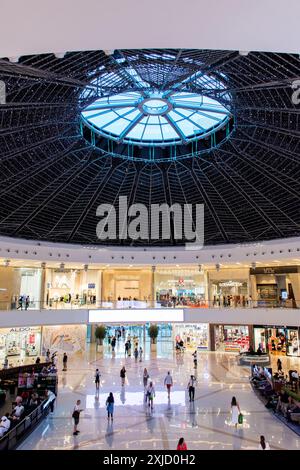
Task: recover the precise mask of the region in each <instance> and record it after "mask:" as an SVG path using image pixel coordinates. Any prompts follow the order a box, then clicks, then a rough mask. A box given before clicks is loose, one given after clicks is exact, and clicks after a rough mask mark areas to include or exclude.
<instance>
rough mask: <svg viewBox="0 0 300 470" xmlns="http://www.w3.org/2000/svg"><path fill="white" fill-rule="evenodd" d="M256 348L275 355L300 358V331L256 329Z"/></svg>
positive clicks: (271, 328)
mask: <svg viewBox="0 0 300 470" xmlns="http://www.w3.org/2000/svg"><path fill="white" fill-rule="evenodd" d="M254 346H255V350H257V349H258V348H259V347H260V348H261V349H262V351H263V352H269V353H270V354H273V355H287V356H299V355H300V347H299V329H298V328H297V327H294V328H280V327H278V328H276V327H269V326H266V327H259V326H258V327H254Z"/></svg>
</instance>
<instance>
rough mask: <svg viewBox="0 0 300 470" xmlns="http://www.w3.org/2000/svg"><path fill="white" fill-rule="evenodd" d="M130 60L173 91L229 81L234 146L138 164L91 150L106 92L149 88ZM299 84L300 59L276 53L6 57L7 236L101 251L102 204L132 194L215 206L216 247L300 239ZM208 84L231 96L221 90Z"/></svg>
mask: <svg viewBox="0 0 300 470" xmlns="http://www.w3.org/2000/svg"><path fill="white" fill-rule="evenodd" d="M118 58H122V60H123V59H125V61H123V62H122V61H120V60H119V61H118V60H117V59H118ZM124 63H125V64H129V65H130V67H132V68H133V69H134V70H135V71H136V72H137V73H138V74H139V76H140V77H142V79H143V80H145V81H147V82H148V83H149V84H150V85H151V86H153V87H156V88H158V89H162V90H164V89H167V88H170V87H172V86H174V84H176V83H178V81H182V80H184V78H185V77H188V76H190V75H191V74H193V73H195V72H199V71H202V72H203V73H205V74H208V75H209V74H212V75H213V76H215V77H218V76H219V77H222V80H223V81H224V82H225V83H226V86H227V91H228V92H230V94H231V97H232V103H231V104H232V110H233V113H234V116H235V128H234V130H233V132H232V134H231V136H230V138H229V139H228V140H227V141H226V142H224V143H223V144H221V145H220V146H219V147H218V148H216V149H214V150H211V151H208V152H206V153H204V154H203V153H202V154H199V155H194V157H193V158H188V159H184V160H176V161H175V160H174V161H168V162H155V161H152V162H147V161H130V160H126V159H121V158H116V157H113V156H111V155H109V154H108V153H103V152H102V151H101V150H100V149H98V148H96V147H94V146H92V145H91V144H90V143H89V142H88V141H87V140H85V139H84V138H83V137H82V135H81V132H80V112H81V110H82V109H83V107H84V106H85V105H86V104H87V103H89V102H92V101H93V100H94V99H95V98H96V97H97V96H99V95H100V93H111V94H112V93H119V92H123V91H126V90H135V89H138V87H139V86H140V85H138V84H137V83H136V81H135V80H134V79H133V76H132V75H130V74H128V73H127V72H126V70H124ZM299 78H300V60H299V57H298V56H297V55H289V54H275V53H250V54H248V55H247V56H242V55H239V53H238V52H234V51H207V50H136V51H132V50H122V51H115V53H114V55H113V56H107V55H105V53H104V52H103V51H93V52H79V53H68V54H66V55H65V57H64V58H60V59H58V58H56V57H55V56H54V55H53V54H47V55H39V56H27V57H22V58H21V59H20V60H19V63H10V62H9V61H8V60H6V59H4V60H0V79H1V80H3V81H4V82H5V84H6V90H7V103H6V104H5V105H2V106H1V105H0V167H1V173H0V174H1V186H0V193H1V199H0V234H1V235H6V236H14V237H21V238H32V239H40V240H49V241H54V242H55V241H60V242H72V243H99V241H98V240H97V238H96V224H97V222H98V219H97V217H96V207H97V206H98V205H99V204H100V203H113V202H114V201H115V200H116V199H117V197H118V196H119V195H126V196H127V197H128V203H129V204H132V203H137V202H138V203H144V204H146V205H149V204H151V203H164V202H166V203H168V204H173V203H175V202H177V203H180V204H184V203H204V204H205V243H206V244H216V243H238V242H248V241H257V240H262V239H264V240H266V239H272V238H279V237H288V236H296V235H299V234H300V210H299V207H300V200H299V199H300V182H299V175H300V166H299V161H300V157H299V154H300V140H299V136H300V132H299V124H300V119H299V116H300V105H299V106H297V105H295V104H293V103H292V99H291V97H292V91H293V90H292V88H291V83H292V81H293V80H295V79H299ZM92 82H93V84H92V85H91V83H92ZM87 87H88V88H87ZM190 87H191V88H193V86H192V85H190ZM195 87H196V84H195ZM197 87H198V89H197V90H194V91H197V92H201V91H204V92H207V93H208V92H209V93H211V95H214V94H217V96H218V99H220V94H219V92H218V90H210V91H208V90H205V85H204V84H203V90H199V85H197ZM84 89H89V90H90V92H89V93H85V94H84V95H83V90H84ZM192 91H193V89H192ZM116 243H120V242H116ZM123 243H125V244H126V242H123ZM128 243H129V242H128ZM135 243H136V244H139V242H135ZM140 243H142V244H145V241H143V242H140ZM155 243H156V244H158V245H161V244H163V242H161V241H160V242H159V241H157V242H155ZM164 243H165V244H175V242H174V240H173V239H172V238H171V239H170V240H169V241H164ZM152 244H154V243H153V242H152Z"/></svg>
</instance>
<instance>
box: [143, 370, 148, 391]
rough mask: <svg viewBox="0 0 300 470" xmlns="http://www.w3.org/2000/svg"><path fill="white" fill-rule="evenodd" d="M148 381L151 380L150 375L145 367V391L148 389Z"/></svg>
mask: <svg viewBox="0 0 300 470" xmlns="http://www.w3.org/2000/svg"><path fill="white" fill-rule="evenodd" d="M148 379H149V374H148V371H147V369H146V367H145V369H144V373H143V384H144V389H145V390H146V388H147V385H148Z"/></svg>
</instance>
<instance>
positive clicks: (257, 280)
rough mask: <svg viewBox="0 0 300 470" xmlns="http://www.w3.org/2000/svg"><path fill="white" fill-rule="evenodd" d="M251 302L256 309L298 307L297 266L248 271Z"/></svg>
mask: <svg viewBox="0 0 300 470" xmlns="http://www.w3.org/2000/svg"><path fill="white" fill-rule="evenodd" d="M250 278H251V285H252V293H253V296H252V297H253V301H254V302H255V305H257V306H258V307H275V306H278V305H279V306H281V307H291V308H292V307H299V306H300V273H299V268H298V266H276V267H259V268H252V269H251V270H250Z"/></svg>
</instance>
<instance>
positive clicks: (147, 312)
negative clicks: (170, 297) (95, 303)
mask: <svg viewBox="0 0 300 470" xmlns="http://www.w3.org/2000/svg"><path fill="white" fill-rule="evenodd" d="M128 322H129V323H147V322H155V323H162V322H168V323H178V322H183V309H182V308H173V309H171V310H170V309H169V308H159V309H138V308H135V309H116V310H115V309H101V310H89V323H128Z"/></svg>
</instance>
